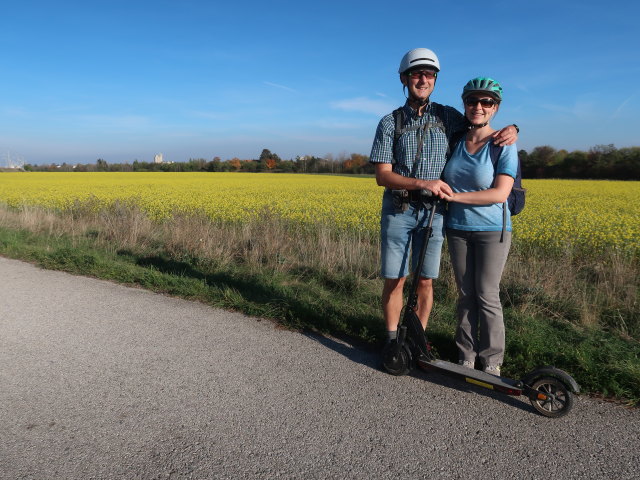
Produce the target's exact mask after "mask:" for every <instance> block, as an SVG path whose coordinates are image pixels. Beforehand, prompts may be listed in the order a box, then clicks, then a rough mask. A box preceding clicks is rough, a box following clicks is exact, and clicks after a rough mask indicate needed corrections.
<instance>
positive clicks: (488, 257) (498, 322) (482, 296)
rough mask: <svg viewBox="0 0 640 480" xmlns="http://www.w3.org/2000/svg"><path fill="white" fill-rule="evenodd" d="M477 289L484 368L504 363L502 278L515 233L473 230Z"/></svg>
mask: <svg viewBox="0 0 640 480" xmlns="http://www.w3.org/2000/svg"><path fill="white" fill-rule="evenodd" d="M473 234H474V235H473V238H474V242H473V243H474V249H475V262H476V263H475V288H476V301H477V308H478V323H479V326H480V340H479V345H478V356H479V357H480V360H481V361H482V364H483V366H484V367H487V366H500V365H502V362H503V360H504V348H505V333H504V319H503V315H502V304H501V303H500V279H501V278H502V272H503V271H504V266H505V264H506V262H507V256H508V255H509V248H510V247H511V232H505V233H504V238H503V241H502V242H500V236H501V235H502V232H473Z"/></svg>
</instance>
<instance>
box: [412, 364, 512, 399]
mask: <svg viewBox="0 0 640 480" xmlns="http://www.w3.org/2000/svg"><path fill="white" fill-rule="evenodd" d="M417 364H418V366H419V367H421V368H424V369H426V370H433V371H441V372H443V373H446V374H447V375H453V376H456V377H459V378H460V379H462V380H464V381H465V382H467V383H471V384H473V385H478V386H480V387H484V388H488V389H490V390H497V391H499V392H502V393H507V394H509V395H522V391H523V388H524V385H523V384H522V382H521V381H520V380H513V379H511V378H506V377H497V376H495V375H491V374H489V373H485V372H482V371H480V370H473V369H471V368H467V367H463V366H462V365H457V364H455V363H451V362H446V361H444V360H428V359H427V358H424V357H421V358H418V360H417Z"/></svg>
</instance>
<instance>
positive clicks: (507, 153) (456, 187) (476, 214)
mask: <svg viewBox="0 0 640 480" xmlns="http://www.w3.org/2000/svg"><path fill="white" fill-rule="evenodd" d="M517 171H518V150H517V148H516V146H515V144H514V145H507V146H505V147H503V149H502V153H501V154H500V158H499V159H498V164H497V166H496V168H495V170H494V168H493V163H492V162H491V157H490V155H489V143H488V142H487V143H486V144H485V145H484V146H483V147H482V148H481V149H480V150H478V151H477V152H476V153H474V154H473V155H472V154H470V153H468V152H467V149H466V147H465V142H464V140H461V141H460V142H458V144H457V145H456V147H455V149H454V151H453V154H452V155H451V158H450V159H449V161H448V162H447V164H446V166H445V168H444V172H443V178H444V181H445V182H447V183H448V184H449V186H450V187H451V189H452V190H453V191H454V192H475V191H478V190H486V189H488V188H491V187H492V186H493V181H494V178H495V176H496V175H498V174H505V175H509V176H511V177H513V178H516V173H517ZM503 208H506V209H507V224H506V229H507V231H511V215H510V214H509V207H507V206H506V205H505V204H504V203H493V204H490V205H468V204H464V203H457V202H451V203H449V210H448V212H447V228H454V229H456V230H469V231H478V232H492V231H501V230H502V223H503V215H504V213H503Z"/></svg>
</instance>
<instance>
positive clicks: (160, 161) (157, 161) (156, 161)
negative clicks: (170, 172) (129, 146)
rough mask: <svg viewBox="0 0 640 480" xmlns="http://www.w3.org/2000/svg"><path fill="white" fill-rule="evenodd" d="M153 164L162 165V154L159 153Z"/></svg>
mask: <svg viewBox="0 0 640 480" xmlns="http://www.w3.org/2000/svg"><path fill="white" fill-rule="evenodd" d="M153 163H162V154H161V153H157V154H156V156H155V157H153Z"/></svg>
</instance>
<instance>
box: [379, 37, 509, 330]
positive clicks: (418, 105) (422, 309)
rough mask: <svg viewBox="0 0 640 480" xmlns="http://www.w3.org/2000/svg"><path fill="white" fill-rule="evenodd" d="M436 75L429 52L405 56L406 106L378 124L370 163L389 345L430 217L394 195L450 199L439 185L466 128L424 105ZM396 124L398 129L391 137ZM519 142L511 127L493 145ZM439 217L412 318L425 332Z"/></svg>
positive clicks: (448, 111) (444, 109) (451, 113)
mask: <svg viewBox="0 0 640 480" xmlns="http://www.w3.org/2000/svg"><path fill="white" fill-rule="evenodd" d="M439 71H440V62H439V61H438V57H437V56H436V54H435V53H433V52H432V51H431V50H429V49H426V48H416V49H413V50H410V51H409V52H407V53H406V54H405V55H404V57H403V58H402V61H401V62H400V68H399V69H398V73H399V74H400V81H401V82H402V85H403V91H404V90H405V89H406V92H408V93H405V95H406V96H407V102H406V103H405V105H404V106H403V107H401V108H400V109H398V110H397V111H396V112H397V113H396V112H394V113H391V114H389V115H386V116H385V117H383V118H382V119H381V120H380V123H379V124H378V128H377V130H376V136H375V139H374V141H373V147H372V149H371V156H370V160H369V161H370V162H371V163H373V164H375V168H376V182H377V183H378V185H380V186H382V187H385V192H384V195H383V198H382V214H381V221H380V228H381V259H382V266H381V275H382V277H383V278H384V287H383V290H382V311H383V315H384V319H385V323H386V328H387V336H388V340H389V341H392V340H394V339H395V338H396V336H397V329H398V323H399V321H400V313H401V311H402V306H403V294H402V293H403V287H404V283H405V280H406V278H407V275H408V273H409V259H410V253H411V252H415V255H413V256H412V257H413V258H412V263H413V266H414V267H415V266H416V264H417V261H418V259H417V258H416V257H417V255H418V252H420V247H421V245H422V241H423V238H422V234H423V231H422V229H423V227H424V226H425V224H426V217H427V215H426V212H425V210H424V209H420V208H419V202H418V201H417V198H415V197H414V200H416V201H411V202H408V203H404V205H402V202H401V200H400V198H399V196H398V194H397V192H396V194H394V192H393V190H396V191H397V190H408V191H410V192H411V191H418V192H419V191H420V190H429V191H431V192H432V193H433V194H434V195H436V196H438V195H441V194H445V195H451V194H452V191H451V188H450V187H449V185H447V184H446V183H445V182H443V181H442V180H440V175H441V174H442V169H443V168H444V165H445V162H446V158H447V153H448V147H449V139H450V138H451V137H452V135H453V134H454V132H457V131H461V130H464V129H466V128H468V123H467V122H466V120H465V118H464V116H463V115H462V114H461V113H460V112H458V111H457V110H456V109H455V108H453V107H448V106H443V105H439V104H437V103H435V102H431V101H429V97H430V95H431V93H432V92H433V89H434V87H435V84H436V79H437V77H438V72H439ZM397 124H399V125H400V126H401V127H402V128H401V130H398V131H397V133H396V125H397ZM398 134H399V135H398ZM394 137H395V138H394ZM516 139H517V127H516V126H515V125H513V126H509V127H506V128H504V129H502V130H500V131H498V132H497V134H496V136H495V140H494V141H495V143H497V144H498V145H507V144H509V145H510V144H512V143H514V142H515V141H516ZM394 196H395V197H396V198H395V206H394ZM417 196H418V197H419V195H417ZM442 213H443V212H442V211H441V210H439V211H437V212H436V215H435V218H434V221H433V236H432V237H431V238H430V239H429V245H428V249H427V252H426V255H425V260H424V265H423V268H422V271H421V272H419V280H418V290H417V295H418V306H417V311H416V313H417V315H418V318H419V319H420V323H421V324H422V327H423V328H425V329H426V328H427V322H428V320H429V315H430V314H431V308H432V306H433V279H434V278H437V277H438V274H439V270H440V252H441V250H442V242H443V240H444V222H443V218H442Z"/></svg>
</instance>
